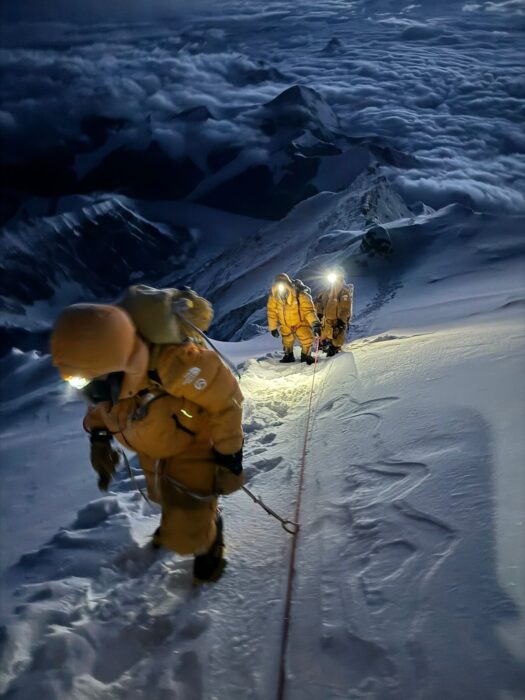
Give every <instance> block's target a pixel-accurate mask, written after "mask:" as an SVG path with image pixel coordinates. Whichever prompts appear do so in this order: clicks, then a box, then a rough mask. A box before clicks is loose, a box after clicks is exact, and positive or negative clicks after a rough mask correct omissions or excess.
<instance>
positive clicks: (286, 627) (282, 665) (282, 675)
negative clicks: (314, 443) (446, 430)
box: [277, 338, 319, 700]
mask: <svg viewBox="0 0 525 700" xmlns="http://www.w3.org/2000/svg"><path fill="white" fill-rule="evenodd" d="M318 359H319V338H317V342H316V346H315V363H314V372H313V375H312V387H311V389H310V398H309V401H308V411H307V413H306V429H305V431H304V441H303V451H302V455H301V466H300V470H299V485H298V487H297V488H298V494H297V503H296V506H295V517H294V520H295V522H296V523H299V522H300V514H301V498H302V495H303V482H304V471H305V465H306V450H307V447H308V432H309V430H310V419H311V415H312V399H313V395H314V382H315V371H316V369H317V360H318ZM298 536H299V529H298V530H297V532H296V533H295V536H294V537H293V539H292V550H291V552H290V564H289V567H288V584H287V587H286V602H285V606H284V617H283V631H282V636H281V655H280V662H279V685H278V688H277V700H283V698H284V687H285V683H286V656H287V652H288V637H289V633H290V611H291V606H292V595H293V583H294V577H295V555H296V552H297V539H298Z"/></svg>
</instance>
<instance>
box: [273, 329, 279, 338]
mask: <svg viewBox="0 0 525 700" xmlns="http://www.w3.org/2000/svg"><path fill="white" fill-rule="evenodd" d="M271 333H272V335H273V337H274V338H278V337H279V331H278V330H277V328H275V329H274V330H273V331H271Z"/></svg>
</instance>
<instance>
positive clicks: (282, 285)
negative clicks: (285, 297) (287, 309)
mask: <svg viewBox="0 0 525 700" xmlns="http://www.w3.org/2000/svg"><path fill="white" fill-rule="evenodd" d="M277 291H278V292H279V294H284V292H285V291H286V287H285V286H284V284H283V283H282V282H279V284H278V285H277Z"/></svg>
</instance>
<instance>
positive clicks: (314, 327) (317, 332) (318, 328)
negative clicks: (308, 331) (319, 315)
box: [312, 321, 321, 338]
mask: <svg viewBox="0 0 525 700" xmlns="http://www.w3.org/2000/svg"><path fill="white" fill-rule="evenodd" d="M312 331H313V334H314V335H315V336H316V338H319V336H320V335H321V322H320V321H316V322H315V323H312Z"/></svg>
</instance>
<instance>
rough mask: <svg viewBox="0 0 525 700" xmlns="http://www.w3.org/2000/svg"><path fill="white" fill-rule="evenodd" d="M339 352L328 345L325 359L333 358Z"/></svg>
mask: <svg viewBox="0 0 525 700" xmlns="http://www.w3.org/2000/svg"><path fill="white" fill-rule="evenodd" d="M338 352H339V348H336V347H334V346H333V345H332V343H330V346H329V347H328V348H327V349H326V356H327V357H333V356H334V355H337V353H338Z"/></svg>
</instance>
